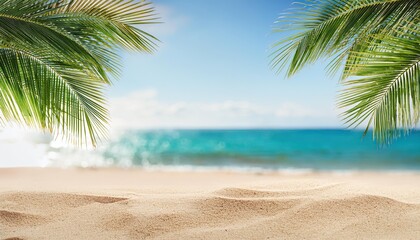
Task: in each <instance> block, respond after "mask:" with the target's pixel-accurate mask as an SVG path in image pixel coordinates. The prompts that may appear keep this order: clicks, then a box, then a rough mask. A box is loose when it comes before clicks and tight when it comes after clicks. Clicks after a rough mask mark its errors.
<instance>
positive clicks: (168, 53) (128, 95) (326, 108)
mask: <svg viewBox="0 0 420 240" xmlns="http://www.w3.org/2000/svg"><path fill="white" fill-rule="evenodd" d="M291 3H292V1H289V0H259V1H257V0H252V1H251V0H216V1H204V0H195V1H179V0H178V1H174V0H156V1H154V4H155V6H156V9H157V12H158V13H159V15H160V17H161V20H162V21H163V22H164V23H162V24H160V25H154V26H148V27H147V28H145V29H146V30H147V31H149V32H151V33H153V34H154V35H156V36H157V37H158V38H159V39H160V40H161V41H162V42H161V43H160V44H159V47H158V51H157V52H156V53H155V54H154V55H146V54H140V53H128V52H124V53H123V64H122V65H123V74H122V76H121V79H120V80H119V81H117V82H116V83H115V85H114V86H113V87H112V88H111V89H110V91H109V96H110V105H111V113H112V122H113V123H112V125H111V126H114V127H115V128H231V127H233V128H236V127H238V128H248V127H249V128H271V127H276V128H313V127H326V128H328V127H340V126H341V123H340V121H339V119H338V117H337V115H338V111H337V110H336V109H335V98H336V93H337V90H338V88H337V79H334V78H331V77H328V76H327V75H326V74H325V66H326V64H327V62H326V61H325V62H322V61H321V62H319V63H317V64H315V65H313V66H308V67H307V68H305V69H304V70H303V71H301V72H300V73H299V74H297V75H296V76H294V77H292V78H290V79H285V77H284V73H281V74H280V75H276V74H275V73H274V71H272V70H271V69H270V67H269V60H270V58H269V53H270V46H271V44H273V43H274V42H275V41H276V40H278V39H279V38H281V37H282V35H280V34H275V33H272V27H273V26H274V22H275V20H276V18H277V17H278V16H279V14H280V13H281V12H283V11H285V10H286V9H287V8H289V7H291Z"/></svg>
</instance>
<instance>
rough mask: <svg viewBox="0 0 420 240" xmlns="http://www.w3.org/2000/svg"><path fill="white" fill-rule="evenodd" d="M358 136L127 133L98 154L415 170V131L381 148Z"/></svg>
mask: <svg viewBox="0 0 420 240" xmlns="http://www.w3.org/2000/svg"><path fill="white" fill-rule="evenodd" d="M362 135H363V133H362V132H361V131H348V130H170V131H169V130H168V131H131V132H127V133H125V134H123V135H122V136H120V137H119V138H118V139H116V140H115V141H113V142H111V143H110V144H109V146H108V147H107V148H106V149H105V150H104V151H103V153H102V155H103V157H104V158H106V159H108V160H111V161H113V162H114V163H116V164H118V161H121V160H122V159H124V160H125V161H130V162H131V164H132V165H134V166H190V167H227V168H245V169H247V168H258V169H261V168H262V169H275V170H277V169H321V170H334V169H337V170H340V169H342V170H360V169H362V170H364V169H365V170H369V169H375V170H378V169H381V170H420V131H414V132H412V133H411V134H410V135H409V136H407V137H402V138H400V139H397V140H396V141H394V142H393V144H392V145H390V146H386V147H380V146H378V144H376V143H375V142H373V141H372V140H371V136H370V135H368V136H366V137H364V138H363V137H362Z"/></svg>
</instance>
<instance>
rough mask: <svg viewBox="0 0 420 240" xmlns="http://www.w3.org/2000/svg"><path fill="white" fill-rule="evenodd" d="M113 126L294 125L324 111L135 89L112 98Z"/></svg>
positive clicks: (117, 127)
mask: <svg viewBox="0 0 420 240" xmlns="http://www.w3.org/2000/svg"><path fill="white" fill-rule="evenodd" d="M110 111H111V121H112V123H111V127H112V128H113V129H115V128H116V129H127V128H200V127H202V128H221V127H226V128H227V127H274V126H278V127H293V126H294V124H295V125H296V124H301V123H302V124H304V123H305V122H306V123H307V122H308V120H310V119H311V118H322V117H324V116H325V113H321V112H319V111H313V110H312V109H310V108H308V107H306V106H302V105H300V104H297V103H291V102H285V103H280V104H278V105H274V106H264V105H260V104H255V103H252V102H249V101H232V100H226V101H221V102H185V101H178V102H165V101H161V100H159V98H158V94H157V92H156V91H155V90H144V91H136V92H132V93H131V94H128V95H126V96H123V97H119V98H113V99H111V101H110Z"/></svg>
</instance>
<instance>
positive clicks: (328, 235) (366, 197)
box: [0, 168, 420, 239]
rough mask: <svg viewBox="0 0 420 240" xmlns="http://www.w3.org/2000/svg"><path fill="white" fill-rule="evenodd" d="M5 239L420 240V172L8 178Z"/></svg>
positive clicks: (50, 173)
mask: <svg viewBox="0 0 420 240" xmlns="http://www.w3.org/2000/svg"><path fill="white" fill-rule="evenodd" d="M0 239H420V173H404V174H402V173H375V172H364V173H353V174H334V173H328V172H325V173H302V174H287V173H264V174H261V173H260V174H256V173H233V172H223V171H213V172H165V171H145V170H141V169H131V170H129V169H67V170H63V169H48V168H47V169H37V168H27V169H23V168H15V169H0Z"/></svg>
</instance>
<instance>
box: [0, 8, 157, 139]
mask: <svg viewBox="0 0 420 240" xmlns="http://www.w3.org/2000/svg"><path fill="white" fill-rule="evenodd" d="M154 19H155V16H154V9H153V8H152V7H151V6H150V3H148V2H144V1H142V2H138V1H133V0H119V1H111V0H36V1H34V0H5V4H3V3H2V4H1V5H0V122H1V123H5V122H6V121H9V122H10V121H11V122H17V123H19V124H23V125H27V126H31V127H36V128H40V129H44V130H47V131H50V132H52V133H54V134H55V135H56V137H59V136H62V137H64V138H65V139H66V140H67V141H69V142H72V143H74V144H76V145H82V144H87V143H91V144H93V145H95V144H96V143H97V141H99V140H100V139H102V138H103V137H104V136H106V132H107V131H106V130H107V127H106V126H107V122H108V111H107V109H106V102H105V99H104V97H103V93H102V92H103V89H104V87H105V86H106V85H107V84H109V83H110V80H109V76H108V74H109V73H111V74H117V73H118V71H119V57H118V54H117V51H119V49H121V48H127V49H130V50H135V51H140V52H147V53H151V52H152V51H153V50H154V48H155V46H156V45H155V42H156V41H157V39H156V38H155V37H153V36H151V35H149V34H148V33H146V32H144V31H142V30H140V29H139V28H138V27H139V26H141V24H149V23H155V22H154Z"/></svg>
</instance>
